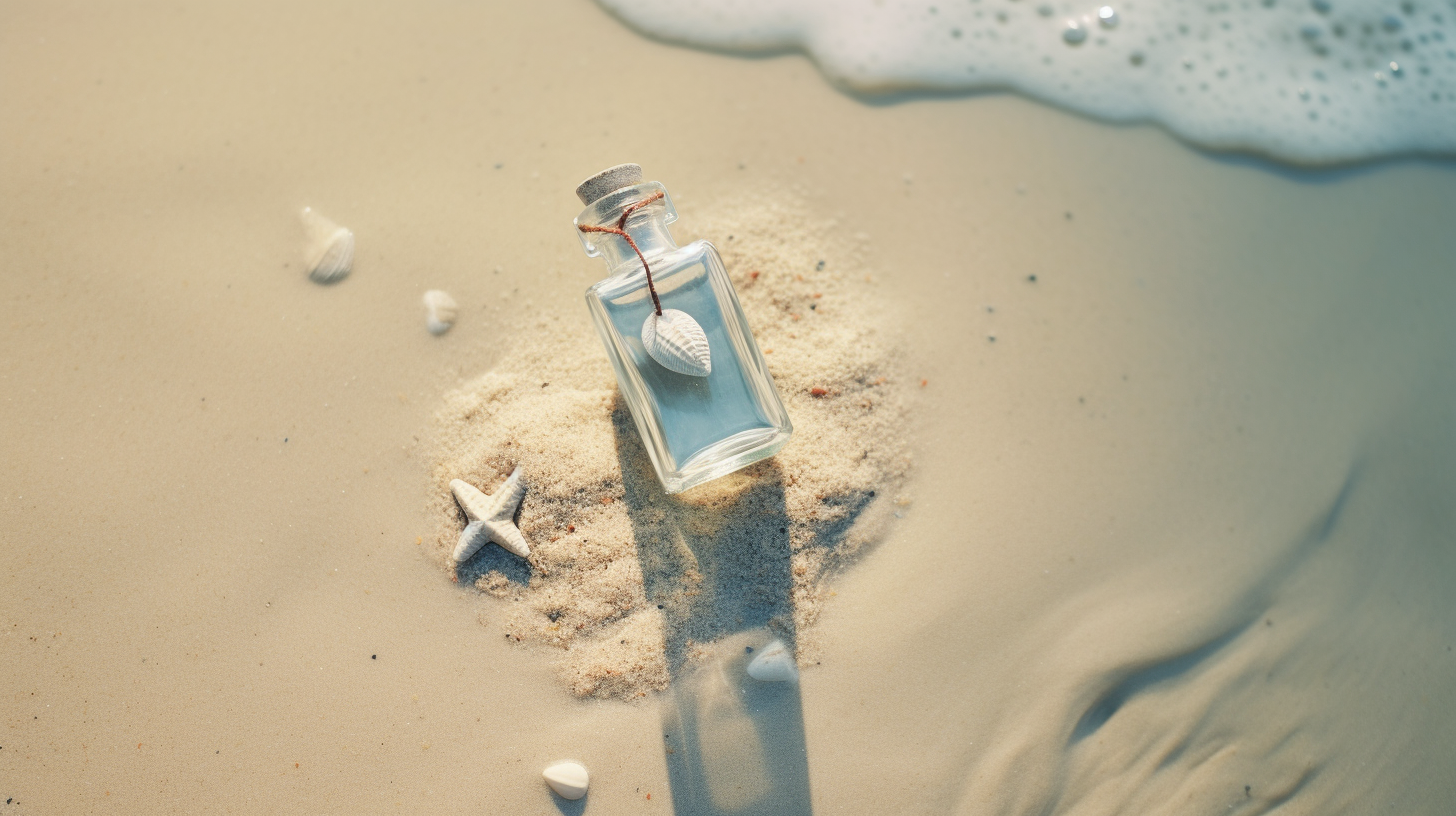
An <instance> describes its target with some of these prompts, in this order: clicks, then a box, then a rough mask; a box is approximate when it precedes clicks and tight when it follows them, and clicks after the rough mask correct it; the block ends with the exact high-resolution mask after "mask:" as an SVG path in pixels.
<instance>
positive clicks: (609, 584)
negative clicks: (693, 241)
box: [430, 189, 922, 699]
mask: <svg viewBox="0 0 1456 816" xmlns="http://www.w3.org/2000/svg"><path fill="white" fill-rule="evenodd" d="M721 195H722V196H723V199H722V203H717V204H708V205H705V206H703V207H702V208H701V212H699V211H698V210H696V209H685V213H684V216H683V218H684V220H686V221H689V222H690V223H689V224H687V225H685V226H692V224H691V221H693V220H700V221H701V224H702V227H703V231H700V232H699V233H698V234H701V235H708V236H711V237H712V239H713V240H714V241H715V242H716V243H717V244H719V245H721V246H722V247H723V251H722V253H721V254H722V255H723V258H724V263H725V264H726V265H727V268H728V269H729V275H730V277H731V278H732V279H733V281H734V285H735V286H736V287H737V288H738V289H739V290H741V297H740V299H741V301H742V303H743V306H744V309H745V311H746V313H747V314H748V315H749V320H750V321H751V323H750V328H752V330H753V331H754V333H755V334H754V336H755V339H756V340H757V341H758V343H759V346H760V348H762V349H763V351H764V354H765V357H766V359H767V360H768V363H769V371H770V373H771V374H772V375H773V377H774V381H775V383H776V385H777V386H778V388H779V390H780V392H781V394H782V396H783V399H784V401H785V405H786V407H787V408H788V410H789V414H790V419H791V421H792V422H793V423H794V437H793V439H792V444H791V445H790V446H789V447H788V448H787V449H786V450H785V451H783V452H781V453H780V454H779V455H777V456H775V457H773V458H771V459H769V460H766V461H764V462H761V463H759V464H757V465H755V466H753V467H751V468H749V469H747V470H745V471H742V472H741V473H738V474H735V475H733V476H731V477H728V478H724V479H720V480H716V481H714V482H711V483H709V484H705V485H702V486H700V487H698V488H694V489H693V490H690V491H688V492H686V493H684V494H682V495H680V496H668V495H667V494H665V493H664V492H663V490H662V488H661V485H660V484H658V482H657V479H656V476H655V474H654V473H653V471H652V465H651V462H650V461H649V460H648V459H647V454H646V451H645V450H644V449H643V447H642V442H641V439H640V437H639V436H638V435H637V432H636V429H635V428H634V427H633V425H632V418H631V416H630V414H629V413H628V412H627V408H626V406H625V404H623V403H622V402H621V400H620V399H619V398H618V395H617V390H616V383H615V380H614V378H613V375H612V372H611V368H610V366H609V364H608V362H607V359H606V356H605V353H604V352H602V351H601V350H600V345H599V344H600V341H599V339H598V338H597V335H596V332H595V329H594V328H593V327H592V326H591V324H590V321H589V320H588V319H586V314H585V312H584V310H583V308H582V306H581V304H579V303H566V304H552V305H551V306H545V305H543V306H537V307H525V306H522V307H520V310H519V311H520V314H519V317H518V318H517V319H516V320H515V327H516V331H515V332H514V333H513V334H512V336H511V338H510V339H509V340H508V341H506V348H505V349H504V351H503V354H502V360H501V361H500V362H499V363H497V364H496V365H495V366H494V367H493V368H492V369H491V370H490V371H488V372H486V373H485V374H483V375H481V376H480V377H477V378H475V379H473V380H471V381H470V382H468V383H466V384H465V385H463V386H462V387H460V388H459V389H456V390H454V391H452V392H451V393H449V394H448V395H446V397H445V400H444V403H445V404H444V407H443V408H441V410H440V412H439V414H438V416H437V419H436V424H437V426H438V429H437V430H436V432H435V434H436V436H435V438H436V442H435V451H434V453H433V454H432V462H433V464H432V468H431V471H432V474H433V482H434V486H435V493H434V495H433V497H432V501H431V503H430V512H431V515H432V516H434V517H436V518H438V519H439V520H440V521H439V524H438V525H437V531H436V533H435V535H434V536H433V541H432V544H433V547H432V550H433V553H434V556H435V558H436V560H437V561H438V562H439V563H440V564H441V565H442V566H443V567H445V568H446V569H447V570H449V571H450V572H451V573H452V575H453V577H454V578H455V579H456V580H461V581H464V582H465V583H468V584H472V585H473V586H475V587H476V588H477V589H479V590H480V591H481V592H484V593H486V594H489V595H491V596H493V597H495V598H497V599H499V600H500V601H501V603H500V604H497V605H495V606H494V608H492V609H491V610H490V611H488V612H483V613H482V615H481V622H482V623H483V624H485V625H487V626H490V627H491V628H492V629H494V630H496V631H499V632H502V633H503V634H504V636H505V638H506V640H508V641H511V642H514V643H530V644H540V645H546V646H551V647H554V648H556V649H559V650H561V651H562V652H563V653H564V654H562V655H560V657H559V658H558V659H557V660H556V664H557V668H558V672H559V675H560V677H561V678H562V680H563V681H564V682H565V684H566V685H567V686H568V687H569V688H570V689H571V691H572V692H573V693H575V694H577V695H581V696H594V697H615V698H619V699H635V698H642V697H646V696H647V694H648V693H649V692H657V691H663V690H665V689H666V688H667V687H668V682H669V680H670V678H671V677H674V676H678V675H680V674H682V673H683V672H684V671H685V670H687V669H688V668H690V664H693V663H696V662H698V661H699V660H700V659H701V658H702V657H703V656H704V655H705V654H706V653H707V651H706V650H708V649H710V648H711V647H712V644H713V643H715V642H716V641H718V640H720V639H722V638H723V637H725V636H726V635H728V634H731V633H734V632H740V631H745V630H752V629H759V628H763V629H766V630H768V631H769V632H771V633H772V634H773V635H775V636H777V637H779V638H781V639H782V640H784V641H785V642H786V643H788V644H790V646H791V647H792V648H794V649H795V652H796V654H797V658H798V661H799V662H800V663H803V664H804V665H806V666H807V665H809V664H811V663H812V662H813V661H814V659H815V658H816V657H817V652H818V649H817V647H816V645H815V642H814V639H813V637H812V634H813V625H814V623H815V622H816V621H817V619H818V617H819V612H820V609H821V607H822V605H823V603H824V602H825V601H826V600H827V599H828V597H829V596H830V595H831V594H832V590H831V589H830V588H829V586H828V581H829V579H830V578H831V577H832V576H833V575H835V574H837V573H838V572H840V571H842V570H843V569H845V568H847V567H848V566H849V565H850V564H851V563H853V562H854V561H855V560H856V559H857V558H858V557H859V556H860V555H862V554H863V553H865V552H867V551H868V550H869V549H870V548H871V547H873V546H874V545H875V544H878V543H879V542H880V541H882V540H883V538H884V536H885V534H886V532H887V531H888V528H889V524H890V522H891V521H892V520H893V518H894V517H895V515H897V514H899V515H903V514H904V511H905V510H906V509H907V508H908V507H909V506H910V505H911V503H912V502H911V498H910V497H909V496H908V495H907V494H906V493H905V492H904V486H905V480H906V478H907V477H908V475H909V470H910V462H911V455H910V451H909V449H908V438H909V436H910V432H911V428H910V413H909V410H908V407H909V395H910V394H911V393H913V391H914V390H918V389H920V388H921V387H922V386H921V384H920V378H917V377H915V376H914V374H913V372H912V371H911V370H910V369H909V367H908V363H907V361H906V360H905V359H904V350H903V347H902V341H899V340H897V338H898V337H899V336H900V335H901V334H902V332H901V331H900V328H899V327H900V326H901V325H902V324H903V318H902V317H900V316H899V315H897V314H896V310H895V303H894V302H893V301H889V300H887V299H886V293H885V292H884V290H883V287H881V286H878V285H876V284H875V282H874V277H873V275H872V274H871V273H870V272H869V270H867V269H866V268H865V267H864V265H863V261H862V257H863V253H864V250H863V248H862V247H857V246H855V242H854V241H853V240H852V239H851V238H850V237H849V236H845V235H842V234H839V232H838V231H837V230H835V229H834V226H833V225H832V224H829V223H816V221H815V219H814V218H813V216H812V215H811V214H810V213H809V212H808V211H807V210H806V208H805V206H804V205H803V203H802V202H800V201H798V200H797V198H796V197H795V196H794V195H793V194H792V193H791V192H789V191H787V190H764V189H754V190H738V191H733V190H728V191H724V192H723V193H722V194H721ZM680 231H683V232H684V233H685V234H686V231H685V230H681V229H680ZM890 297H893V293H890ZM517 466H519V467H521V468H522V469H523V471H524V472H525V473H526V474H528V476H527V484H528V485H529V488H528V491H527V496H526V499H525V500H524V502H523V504H522V509H521V513H520V518H519V521H518V523H519V526H520V528H521V531H522V532H523V533H524V534H525V536H526V539H527V540H528V541H529V542H531V546H532V552H531V555H532V561H531V563H529V564H528V563H527V562H526V561H524V560H522V559H520V558H517V557H516V556H514V555H512V554H510V553H508V552H506V551H505V550H502V549H501V548H499V547H494V546H492V547H489V548H487V550H486V551H485V552H484V553H482V554H480V555H479V556H477V557H475V558H473V559H471V560H470V561H469V562H467V563H466V564H464V565H459V566H457V565H456V563H455V562H454V559H453V558H452V557H451V552H452V551H453V550H454V548H455V544H456V541H457V539H458V538H459V536H460V531H461V529H462V528H463V527H464V525H465V517H464V514H463V512H462V511H461V510H460V508H459V507H457V506H456V502H455V499H454V498H453V497H452V496H451V494H450V490H449V483H450V481H451V480H452V479H465V480H466V481H467V482H470V483H472V484H477V485H480V486H481V487H482V489H484V490H487V491H492V490H494V489H495V488H494V485H497V484H499V483H500V482H501V481H502V480H503V479H504V477H505V476H506V475H507V474H509V473H510V472H511V469H512V468H514V467H517Z"/></svg>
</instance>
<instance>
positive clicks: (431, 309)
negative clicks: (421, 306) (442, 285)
mask: <svg viewBox="0 0 1456 816" xmlns="http://www.w3.org/2000/svg"><path fill="white" fill-rule="evenodd" d="M459 311H460V307H459V306H456V305H455V298H452V297H450V295H449V293H447V292H442V291H440V290H439V289H431V290H430V291H428V292H426V293H425V326H426V327H428V328H429V330H430V334H444V333H445V332H447V331H450V327H451V326H453V325H455V315H456V314H457V313H458V312H459Z"/></svg>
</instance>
